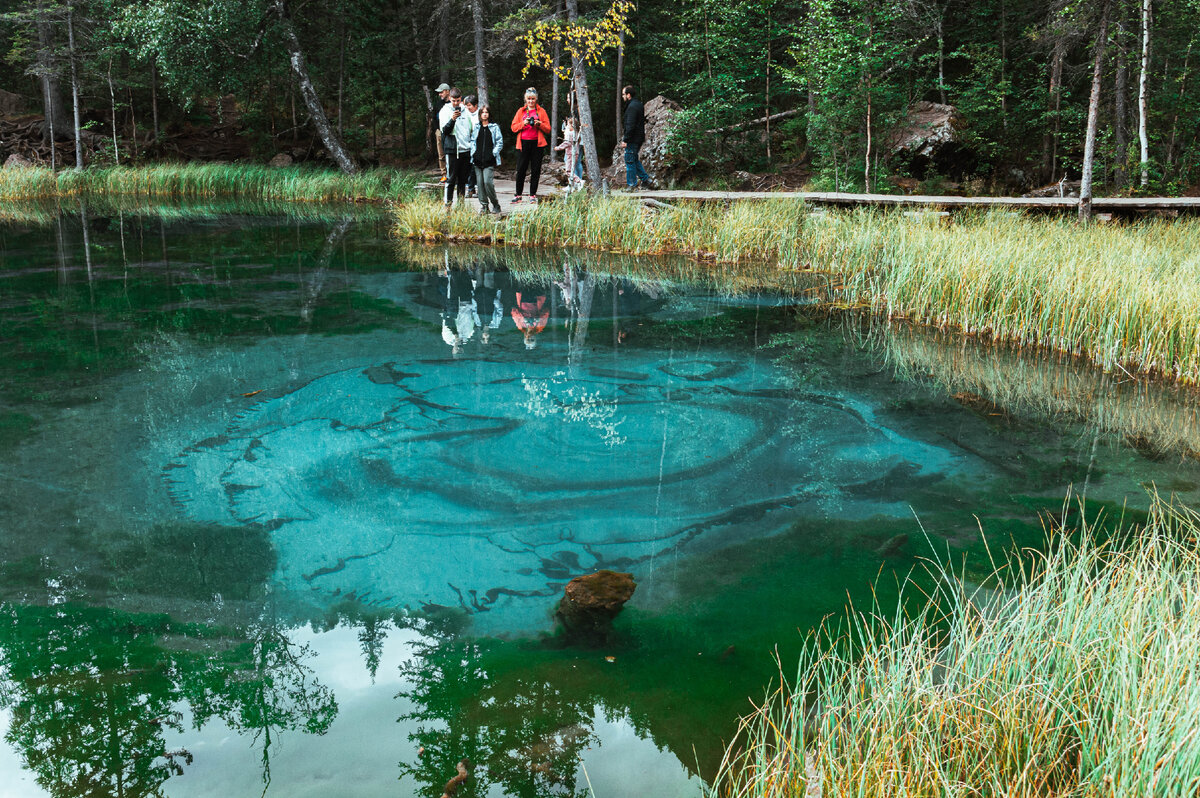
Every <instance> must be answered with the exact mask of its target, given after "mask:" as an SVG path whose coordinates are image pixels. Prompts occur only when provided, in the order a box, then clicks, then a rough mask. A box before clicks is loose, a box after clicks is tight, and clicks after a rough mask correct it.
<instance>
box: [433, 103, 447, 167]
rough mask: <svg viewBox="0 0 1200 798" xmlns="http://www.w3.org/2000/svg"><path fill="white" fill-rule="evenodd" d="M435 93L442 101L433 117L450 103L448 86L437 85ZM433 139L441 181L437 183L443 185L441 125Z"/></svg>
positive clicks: (444, 161) (443, 164)
mask: <svg viewBox="0 0 1200 798" xmlns="http://www.w3.org/2000/svg"><path fill="white" fill-rule="evenodd" d="M437 93H438V97H440V98H441V99H442V104H441V105H439V106H438V107H437V108H434V109H433V113H434V116H438V115H440V113H441V110H442V105H445V104H446V103H448V102H450V86H449V85H448V84H446V83H443V84H441V85H439V86H438V87H437ZM435 138H436V139H437V151H438V174H440V175H441V180H439V181H438V182H439V183H445V182H446V151H445V149H444V148H443V147H442V126H441V125H438V129H437V133H436V134H435Z"/></svg>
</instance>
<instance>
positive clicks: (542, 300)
mask: <svg viewBox="0 0 1200 798" xmlns="http://www.w3.org/2000/svg"><path fill="white" fill-rule="evenodd" d="M545 305H546V297H544V296H540V297H538V298H537V301H535V302H526V301H524V300H522V299H521V292H520V291H518V292H517V306H516V307H515V308H513V309H512V317H513V321H514V322H516V324H517V328H518V329H521V330H526V331H528V330H532V331H533V332H535V333H540V332H541V331H542V330H544V329H546V322H548V321H550V311H548V310H544V308H545Z"/></svg>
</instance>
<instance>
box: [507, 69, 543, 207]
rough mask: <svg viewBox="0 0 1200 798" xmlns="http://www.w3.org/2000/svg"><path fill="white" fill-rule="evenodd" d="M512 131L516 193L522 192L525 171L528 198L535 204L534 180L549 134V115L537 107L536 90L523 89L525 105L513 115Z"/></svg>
mask: <svg viewBox="0 0 1200 798" xmlns="http://www.w3.org/2000/svg"><path fill="white" fill-rule="evenodd" d="M512 132H513V133H516V134H517V193H516V196H514V197H513V202H520V201H521V194H523V193H524V192H525V172H526V171H528V172H529V199H531V200H533V201H534V202H537V188H538V178H539V177H541V175H542V154H543V153H544V152H545V151H546V144H547V143H548V139H547V138H546V137H547V136H549V135H550V116H549V115H548V114H547V113H546V109H545V108H543V107H542V106H540V105H538V93H537V89H533V88H530V89H526V90H525V104H524V105H523V106H521V108H520V109H518V111H517V113H516V114H515V115H514V116H513V121H512Z"/></svg>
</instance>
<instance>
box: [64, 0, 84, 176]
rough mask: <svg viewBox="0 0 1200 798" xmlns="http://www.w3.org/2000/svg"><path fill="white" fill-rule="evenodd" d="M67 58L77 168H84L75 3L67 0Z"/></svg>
mask: <svg viewBox="0 0 1200 798" xmlns="http://www.w3.org/2000/svg"><path fill="white" fill-rule="evenodd" d="M67 60H69V61H70V62H71V106H72V107H73V108H74V110H75V168H76V169H82V168H83V141H82V133H81V128H82V125H81V122H80V113H79V69H78V68H77V67H76V66H75V16H74V8H73V3H72V2H70V0H68V2H67Z"/></svg>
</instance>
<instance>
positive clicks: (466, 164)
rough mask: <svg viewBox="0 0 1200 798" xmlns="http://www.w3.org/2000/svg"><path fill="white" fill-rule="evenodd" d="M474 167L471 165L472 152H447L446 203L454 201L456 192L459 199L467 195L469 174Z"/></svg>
mask: <svg viewBox="0 0 1200 798" xmlns="http://www.w3.org/2000/svg"><path fill="white" fill-rule="evenodd" d="M472 171H474V169H473V168H472V166H471V153H469V152H447V153H446V204H447V205H449V204H450V203H451V202H453V201H454V195H455V193H457V194H458V198H459V199H463V198H464V197H466V195H467V175H468V174H470V173H471V172H472Z"/></svg>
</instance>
